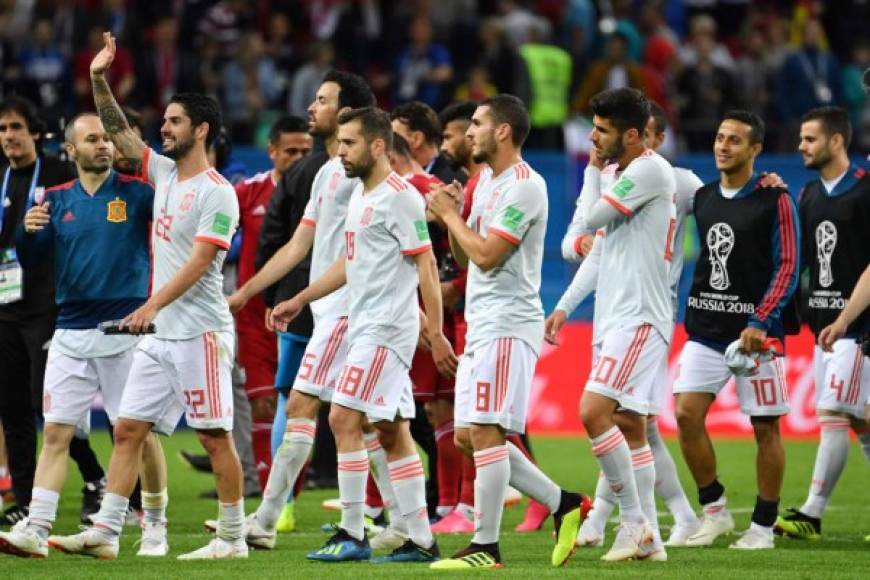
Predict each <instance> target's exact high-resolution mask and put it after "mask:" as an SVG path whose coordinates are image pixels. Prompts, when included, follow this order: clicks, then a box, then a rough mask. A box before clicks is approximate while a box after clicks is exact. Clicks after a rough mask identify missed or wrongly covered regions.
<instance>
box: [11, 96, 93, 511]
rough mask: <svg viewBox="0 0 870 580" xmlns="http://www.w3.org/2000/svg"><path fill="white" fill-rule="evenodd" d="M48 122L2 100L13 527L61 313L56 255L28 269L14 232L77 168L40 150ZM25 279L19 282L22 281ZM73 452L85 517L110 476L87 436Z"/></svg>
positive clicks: (25, 501) (21, 102) (28, 476)
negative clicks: (43, 196)
mask: <svg viewBox="0 0 870 580" xmlns="http://www.w3.org/2000/svg"><path fill="white" fill-rule="evenodd" d="M45 130H46V129H45V123H44V122H43V121H42V119H40V118H39V116H38V114H37V111H36V107H35V106H34V105H33V103H31V102H30V101H28V100H26V99H23V98H21V97H16V96H12V97H8V98H6V99H4V100H3V101H2V102H0V145H2V148H3V157H5V158H6V160H7V161H8V164H4V166H0V171H2V173H3V187H2V190H0V270H2V271H3V274H4V275H3V278H4V282H0V352H2V353H3V386H2V388H0V422H2V427H3V431H4V433H5V440H6V445H7V451H8V458H9V472H10V475H11V476H12V491H13V492H14V494H15V505H13V506H11V507H9V508H7V509H6V511H5V512H4V513H3V514H2V515H0V523H3V524H9V525H14V524H16V523H18V521H20V520H21V519H23V518H25V517H26V516H27V506H28V505H29V504H30V491H31V489H32V488H33V477H34V474H35V471H36V451H37V447H36V417H37V416H38V415H39V414H40V411H41V409H42V386H43V378H44V376H45V365H46V357H47V354H48V353H47V350H46V349H45V348H44V345H45V344H46V343H47V342H48V341H49V340H50V339H51V335H52V333H53V332H54V328H55V319H56V315H57V310H56V305H55V301H54V271H53V269H52V262H51V260H43V261H41V262H40V263H39V264H36V265H34V266H32V267H29V268H24V269H22V268H21V267H20V264H19V262H18V260H17V258H16V255H15V244H14V242H15V237H16V235H15V234H16V231H17V229H18V227H19V226H21V224H22V221H23V219H24V215H25V213H26V211H27V209H28V208H29V207H30V206H32V205H33V203H34V200H35V198H36V197H37V195H40V194H41V193H42V192H44V191H45V188H47V187H52V186H55V185H59V184H61V183H66V182H67V181H70V180H72V179H75V177H76V174H75V166H74V165H73V164H72V163H67V162H63V161H60V160H59V159H57V158H56V157H54V156H51V155H47V154H45V153H44V152H43V151H42V141H43V138H44V136H45ZM19 282H20V283H19ZM69 453H70V457H71V458H72V459H73V460H74V461H75V462H76V463H77V464H78V468H79V471H80V472H81V475H82V479H83V480H84V482H85V485H84V488H83V489H82V494H83V497H82V510H81V519H82V522H87V518H88V517H89V516H90V515H92V514H94V513H96V512H97V510H99V509H100V498H101V497H102V494H103V492H104V491H105V485H106V479H105V475H106V474H105V473H104V472H103V468H102V467H100V464H99V462H98V461H97V457H96V455H94V452H93V451H92V450H91V448H90V445H89V443H88V440H87V439H80V438H78V437H75V438H73V440H72V441H71V442H70V447H69Z"/></svg>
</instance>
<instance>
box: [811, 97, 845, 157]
mask: <svg viewBox="0 0 870 580" xmlns="http://www.w3.org/2000/svg"><path fill="white" fill-rule="evenodd" d="M807 121H818V122H819V123H821V125H822V131H824V132H825V135H827V136H828V138H829V139H830V138H831V137H832V136H833V135H834V134H836V133H839V134H840V135H842V136H843V147H844V148H846V149H848V148H849V145H850V144H851V143H852V123H850V122H849V113H848V111H846V109H844V108H842V107H817V108H815V109H810V110H809V111H807V112H806V114H804V116H803V117H801V123H806V122H807Z"/></svg>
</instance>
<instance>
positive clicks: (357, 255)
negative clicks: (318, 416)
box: [272, 107, 456, 562]
mask: <svg viewBox="0 0 870 580" xmlns="http://www.w3.org/2000/svg"><path fill="white" fill-rule="evenodd" d="M338 123H339V129H338V143H339V148H338V155H339V158H340V159H341V162H342V164H343V165H344V168H345V171H346V173H347V176H348V177H356V178H359V179H360V180H361V181H362V184H361V185H360V186H358V187H357V188H355V189H354V192H353V195H352V197H351V199H350V203H349V205H348V209H347V219H346V222H345V240H346V256H345V257H344V258H341V259H339V260H338V261H336V262H335V264H333V265H332V266H331V267H330V268H329V270H327V272H326V273H324V274H323V275H322V276H321V277H320V278H319V279H317V280H315V281H313V282H312V284H311V285H310V286H309V287H308V288H306V289H305V290H303V291H302V292H300V293H299V294H297V295H296V296H295V297H294V298H292V299H291V300H288V301H286V302H283V303H281V304H279V305H277V306H276V307H275V309H274V310H273V311H272V318H273V319H274V320H276V321H277V322H276V325H278V326H279V327H280V326H281V325H283V324H284V323H285V321H287V320H289V319H292V317H293V316H294V315H295V314H296V313H297V312H299V311H300V310H301V309H302V307H303V306H304V305H305V304H308V303H311V302H312V301H314V300H317V299H320V298H322V297H324V296H328V295H330V294H331V293H333V292H335V291H336V290H338V289H339V288H342V287H345V286H346V287H347V302H348V306H349V308H348V312H349V314H348V321H347V335H348V338H347V341H348V343H349V346H348V352H347V357H346V363H345V366H344V368H343V369H342V372H341V377H340V379H339V381H338V384H337V385H336V387H335V393H334V395H333V398H332V409H331V410H330V415H329V423H330V427H331V428H332V432H333V433H334V434H335V441H336V447H337V448H338V485H339V495H340V497H341V501H342V505H343V511H342V517H341V524H340V526H339V528H338V530H337V532H336V533H335V535H333V536H332V537H331V538H330V539H329V540H328V541H327V542H326V544H325V545H324V546H323V547H322V548H321V549H319V550H315V551H312V552H309V553H308V558H309V559H312V560H320V561H326V562H335V561H348V560H367V559H369V557H370V555H371V548H370V547H369V545H368V541H367V538H366V535H365V530H364V528H363V504H364V499H365V485H366V478H367V477H368V463H369V461H368V457H367V453H366V446H365V442H364V438H363V430H362V429H363V424H364V423H365V422H366V421H368V422H370V423H371V424H372V425H374V426H375V428H376V430H377V432H378V439H379V441H380V443H381V445H382V446H383V448H384V451H385V452H386V454H387V458H388V460H389V478H390V481H391V482H392V484H393V488H394V489H395V496H396V501H397V502H398V509H399V511H400V513H401V514H402V516H403V517H404V518H405V523H406V524H407V527H408V536H409V539H408V540H407V541H406V542H405V543H404V544H403V545H402V546H400V547H398V548H396V549H395V550H394V551H393V552H392V553H391V554H389V555H387V556H383V557H381V558H379V559H377V560H376V561H378V562H431V561H434V560H437V559H438V557H439V552H438V545H437V544H436V543H435V539H434V538H433V536H432V532H431V530H430V528H429V516H428V512H427V509H426V494H425V482H424V477H423V465H422V463H420V457H419V456H418V454H417V451H416V448H415V446H414V443H413V440H412V439H411V433H410V429H409V426H408V419H410V418H412V417H413V415H414V401H413V396H412V388H411V381H410V378H409V376H408V369H409V366H410V363H411V357H412V355H413V353H414V348H415V346H416V345H417V341H418V338H419V335H420V316H419V309H418V307H417V287H418V281H419V288H420V294H421V296H422V300H423V304H424V305H425V310H426V317H427V325H426V329H425V332H426V334H427V336H428V339H429V343H430V345H431V350H432V357H433V358H434V360H435V364H436V366H437V367H438V369H439V371H441V372H442V373H443V374H445V375H452V374H453V373H454V372H455V366H456V358H455V356H454V355H453V350H452V348H451V347H450V343H449V342H448V341H447V339H446V338H445V336H444V334H443V332H442V311H441V308H442V306H441V294H440V292H439V287H438V270H437V267H436V264H435V257H434V255H433V254H432V247H431V243H430V241H429V232H428V230H427V228H426V213H425V205H424V203H423V200H422V199H421V196H420V194H419V193H418V192H417V190H416V189H414V187H413V186H411V185H410V184H409V183H408V182H407V181H405V180H404V179H402V178H401V177H399V176H398V175H397V174H396V173H394V172H393V171H391V169H390V165H389V160H388V151H389V148H390V141H391V140H392V128H391V126H390V120H389V117H388V116H387V114H386V113H384V112H383V111H381V110H379V109H376V108H374V107H365V108H361V109H355V110H352V111H347V112H344V113H342V114H341V115H340V116H339V118H338ZM388 297H389V298H388Z"/></svg>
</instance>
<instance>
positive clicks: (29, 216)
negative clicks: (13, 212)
mask: <svg viewBox="0 0 870 580" xmlns="http://www.w3.org/2000/svg"><path fill="white" fill-rule="evenodd" d="M49 221H51V216H50V215H49V213H48V202H45V203H43V204H42V205H35V206H33V207H32V208H30V209H29V210H28V211H27V213H26V214H24V231H25V232H27V233H28V234H32V233H35V232H38V231H40V230H43V229H45V226H46V225H48V222H49Z"/></svg>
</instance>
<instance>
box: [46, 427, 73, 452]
mask: <svg viewBox="0 0 870 580" xmlns="http://www.w3.org/2000/svg"><path fill="white" fill-rule="evenodd" d="M74 433H75V430H74V428H73V427H72V426H70V425H57V424H54V423H46V424H45V430H44V431H43V433H42V447H43V448H44V449H45V448H47V449H52V450H55V449H63V448H66V447H69V443H70V440H72V438H73V434H74Z"/></svg>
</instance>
